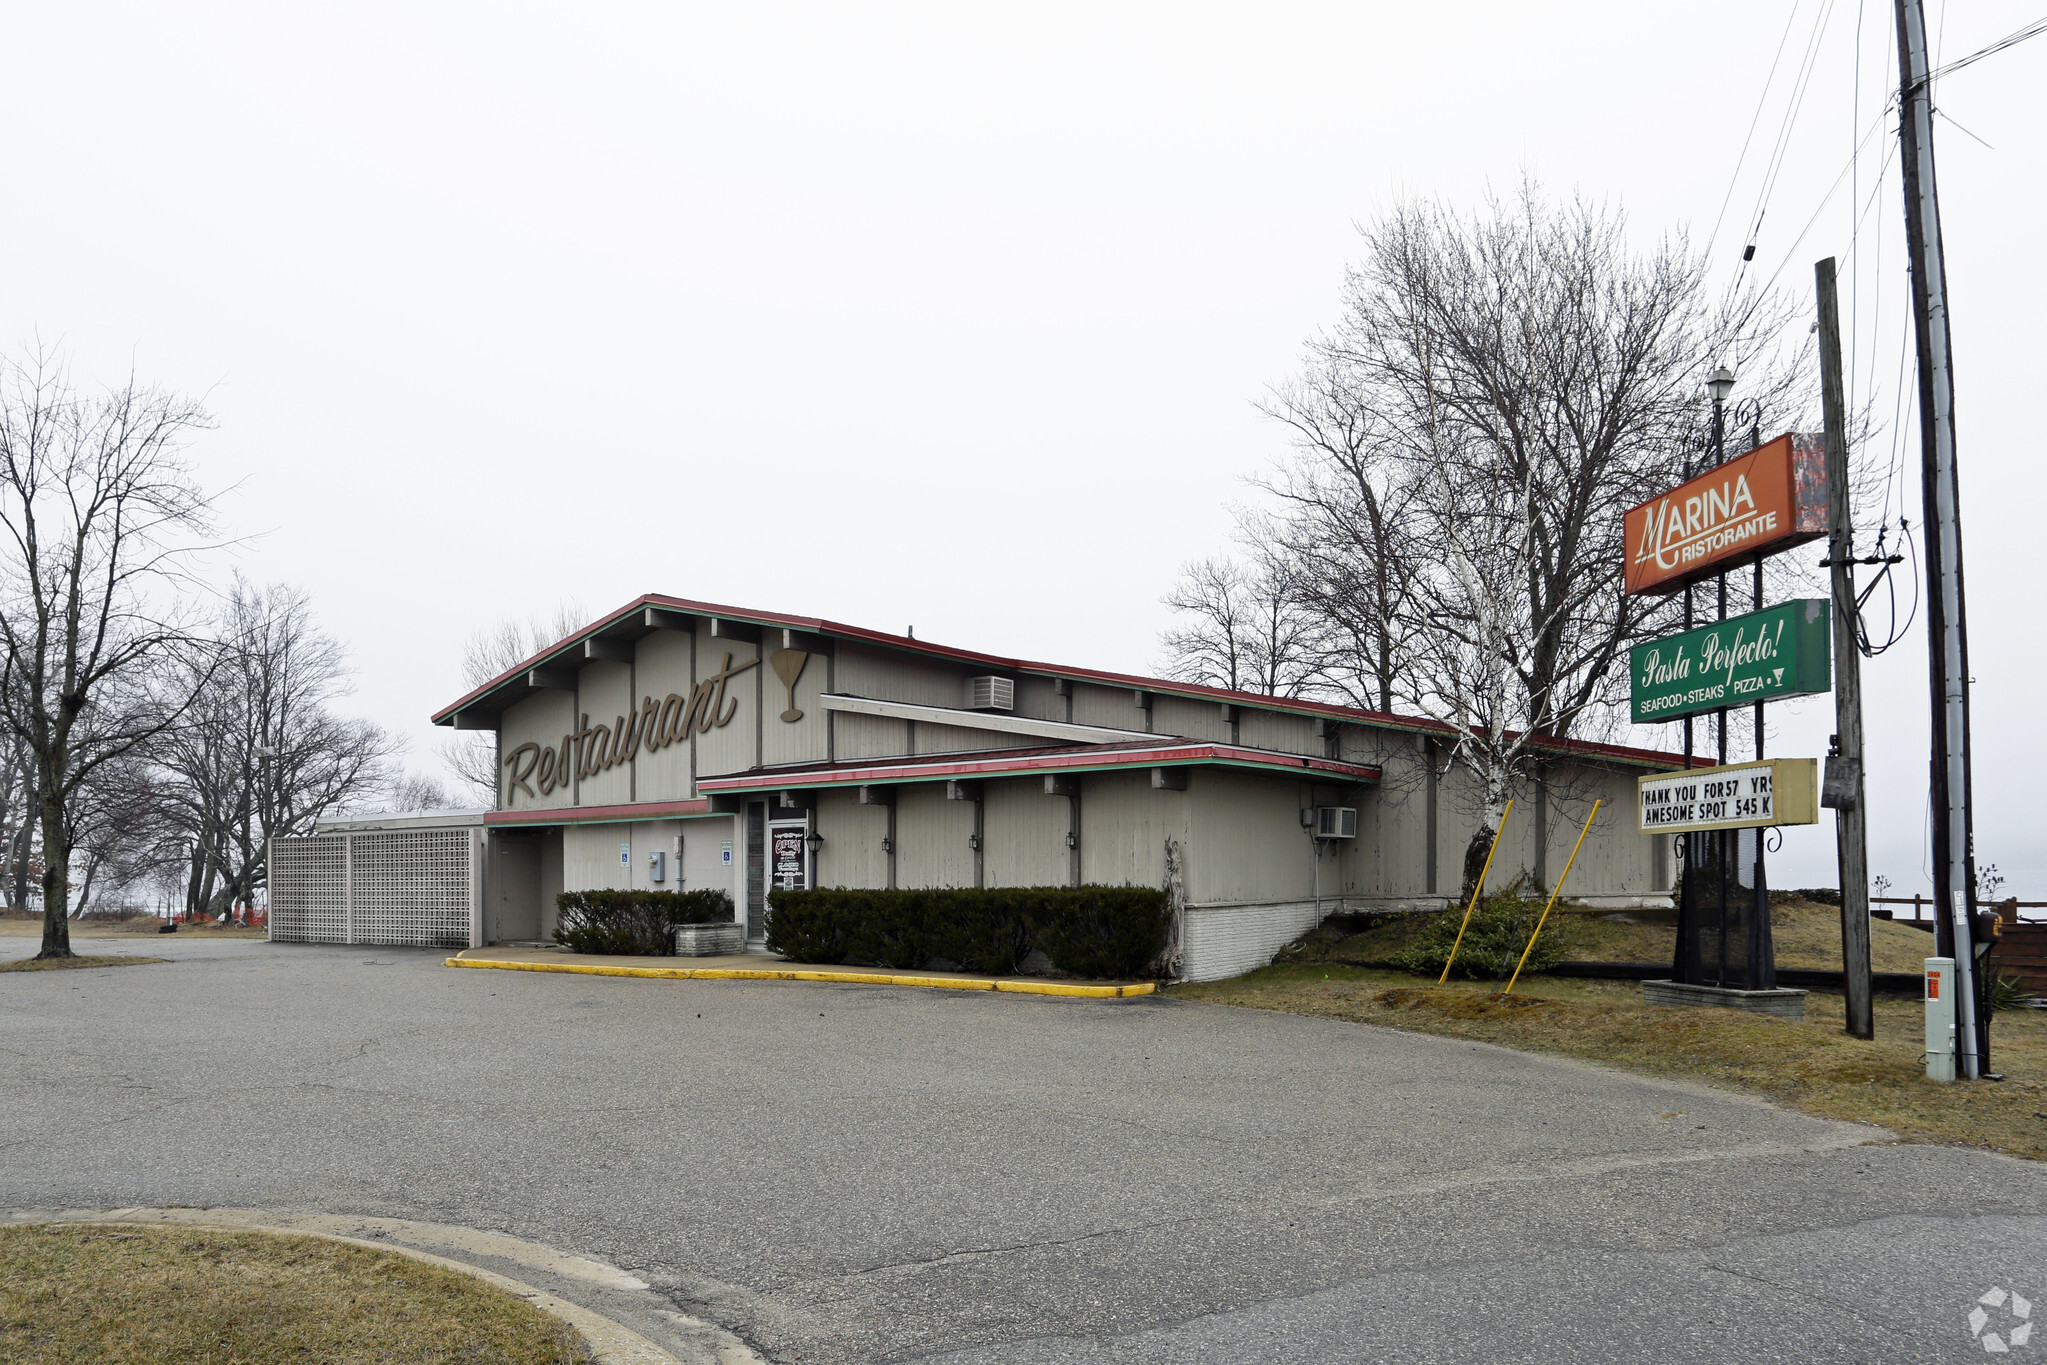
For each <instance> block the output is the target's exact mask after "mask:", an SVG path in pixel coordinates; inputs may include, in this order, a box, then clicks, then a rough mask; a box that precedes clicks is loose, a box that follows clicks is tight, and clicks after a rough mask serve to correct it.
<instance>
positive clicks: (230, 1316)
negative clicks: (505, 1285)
mask: <svg viewBox="0 0 2047 1365" xmlns="http://www.w3.org/2000/svg"><path fill="white" fill-rule="evenodd" d="M591 1359H592V1357H591V1355H590V1354H589V1351H588V1349H587V1347H586V1346H585V1343H584V1342H583V1339H582V1337H581V1336H580V1335H579V1334H578V1333H576V1332H575V1331H574V1330H572V1329H571V1328H570V1327H569V1326H568V1325H567V1324H566V1323H563V1322H562V1321H560V1320H559V1319H557V1318H554V1317H552V1316H550V1315H548V1314H546V1313H543V1312H541V1311H540V1310H539V1309H538V1308H535V1307H534V1306H533V1305H531V1304H529V1303H527V1302H525V1301H524V1300H523V1299H520V1298H518V1297H516V1296H514V1295H512V1294H508V1293H506V1292H505V1291H504V1290H501V1289H498V1288H497V1287H495V1286H493V1285H488V1284H485V1283H483V1282H482V1281H480V1280H476V1279H473V1278H471V1277H470V1276H468V1275H464V1274H462V1273H460V1272H459V1271H454V1270H447V1269H444V1268H443V1267H441V1266H436V1265H427V1264H424V1263H422V1262H419V1261H415V1260H411V1259H409V1258H407V1257H404V1256H398V1255H394V1254H392V1253H390V1252H383V1251H371V1250H368V1249H367V1248H363V1247H354V1246H347V1245H344V1244H342V1243H337V1242H328V1241H323V1240H321V1239H319V1238H314V1237H286V1236H272V1235H270V1234H268V1233H261V1232H214V1231H209V1230H205V1229H180V1228H169V1227H130V1226H120V1225H106V1224H99V1225H81V1224H56V1225H51V1224H37V1225H27V1226H17V1227H0V1360H6V1361H8V1362H10V1365H257V1363H258V1362H265V1363H266V1365H267V1362H273V1361H285V1360H290V1361H306V1362H319V1365H370V1362H377V1365H439V1363H440V1362H448V1365H454V1362H463V1365H469V1363H470V1362H477V1363H478V1365H481V1362H486V1361H487V1362H491V1365H500V1362H501V1363H502V1365H586V1363H587V1362H589V1361H590V1360H591Z"/></svg>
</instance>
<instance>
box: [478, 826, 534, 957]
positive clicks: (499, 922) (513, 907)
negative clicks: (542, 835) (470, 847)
mask: <svg viewBox="0 0 2047 1365" xmlns="http://www.w3.org/2000/svg"><path fill="white" fill-rule="evenodd" d="M490 842H491V853H490V872H489V882H488V885H487V887H486V888H485V894H486V895H487V897H488V901H487V904H488V905H489V907H490V914H489V916H488V920H489V922H488V923H486V924H485V925H484V928H483V937H484V941H485V942H486V943H508V942H516V941H520V940H531V939H537V938H539V937H540V843H539V841H538V840H536V839H534V838H533V837H532V836H531V835H520V834H514V835H505V834H494V835H492V837H491V841H490Z"/></svg>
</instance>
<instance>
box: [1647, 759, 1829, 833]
mask: <svg viewBox="0 0 2047 1365" xmlns="http://www.w3.org/2000/svg"><path fill="white" fill-rule="evenodd" d="M1818 776H1819V762H1818V760H1816V759H1810V758H1772V759H1766V760H1762V761H1759V762H1755V763H1730V764H1728V765H1727V766H1726V767H1724V768H1693V769H1692V770H1691V771H1689V772H1677V773H1657V774H1655V775H1654V776H1651V777H1644V778H1638V779H1637V780H1636V782H1635V792H1636V797H1637V801H1636V808H1637V814H1638V817H1639V821H1640V823H1639V825H1638V828H1640V830H1641V831H1642V833H1644V834H1692V833H1696V832H1698V831H1700V830H1708V829H1758V828H1761V827H1762V826H1765V825H1816V824H1818V823H1819V819H1820V807H1819V801H1818V799H1817V797H1816V795H1815V788H1816V787H1817V786H1818Z"/></svg>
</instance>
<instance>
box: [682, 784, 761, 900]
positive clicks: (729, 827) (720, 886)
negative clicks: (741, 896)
mask: <svg viewBox="0 0 2047 1365" xmlns="http://www.w3.org/2000/svg"><path fill="white" fill-rule="evenodd" d="M676 747H677V748H681V747H682V746H681V745H677V746H676ZM738 824H739V822H738V821H737V820H735V819H734V818H733V817H731V816H729V815H716V816H703V817H699V818H696V819H691V820H678V821H676V829H677V830H678V832H680V833H681V835H682V864H681V869H680V872H679V873H677V874H672V875H676V876H677V877H678V878H679V879H678V880H676V881H673V882H671V883H669V884H670V885H671V886H673V887H674V888H675V889H676V890H678V891H724V892H726V893H728V894H733V898H734V900H735V902H736V901H737V899H738V897H737V895H736V894H735V893H733V881H734V878H735V876H736V875H737V874H739V873H741V872H743V871H744V870H745V869H744V866H743V862H744V855H743V854H742V853H741V851H740V847H739V831H738ZM728 839H729V840H731V841H732V866H731V867H726V866H725V865H724V864H723V863H722V862H721V861H720V860H719V858H720V850H721V846H722V845H723V844H724V842H725V841H726V840H728Z"/></svg>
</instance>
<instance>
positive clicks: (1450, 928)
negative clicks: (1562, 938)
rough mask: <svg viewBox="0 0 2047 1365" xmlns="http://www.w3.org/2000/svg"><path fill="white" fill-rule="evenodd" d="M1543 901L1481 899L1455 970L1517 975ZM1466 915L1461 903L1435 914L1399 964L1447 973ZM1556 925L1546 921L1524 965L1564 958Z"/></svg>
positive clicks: (1535, 967)
mask: <svg viewBox="0 0 2047 1365" xmlns="http://www.w3.org/2000/svg"><path fill="white" fill-rule="evenodd" d="M1542 904H1543V903H1542V902H1541V901H1525V900H1522V899H1521V898H1520V897H1519V896H1511V895H1505V894H1499V895H1492V896H1487V897H1486V898H1485V899H1484V900H1483V901H1480V902H1479V905H1478V909H1476V910H1474V911H1473V912H1472V915H1471V923H1470V924H1469V925H1468V926H1466V927H1465V930H1464V942H1463V943H1462V944H1461V945H1458V947H1457V964H1456V965H1455V966H1454V967H1452V968H1451V969H1450V970H1451V973H1452V975H1455V976H1461V977H1465V978H1468V979H1470V980H1475V981H1491V980H1495V979H1502V978H1505V977H1507V976H1510V975H1512V974H1513V971H1514V964H1515V963H1516V962H1518V961H1520V960H1521V950H1522V949H1524V948H1526V947H1527V946H1528V936H1529V935H1530V934H1531V933H1533V932H1534V931H1535V925H1536V921H1537V920H1539V919H1540V918H1541V917H1542ZM1551 918H1552V919H1554V918H1555V916H1551ZM1463 921H1464V910H1463V909H1462V907H1457V906H1453V907H1452V908H1450V909H1448V910H1442V911H1438V912H1437V913H1436V914H1433V915H1431V916H1429V918H1428V922H1427V923H1426V924H1424V925H1423V926H1422V929H1421V932H1420V933H1418V934H1416V935H1415V937H1414V939H1413V941H1412V942H1410V943H1409V944H1408V946H1407V947H1406V949H1404V950H1403V951H1402V952H1401V953H1400V954H1398V955H1397V956H1396V957H1395V958H1394V959H1393V965H1394V966H1396V967H1399V968H1400V969H1401V970H1402V971H1408V972H1414V973H1416V974H1418V975H1421V976H1440V975H1442V972H1443V963H1444V962H1445V961H1447V960H1448V959H1449V956H1450V948H1451V945H1453V944H1456V943H1457V928H1458V925H1460V924H1462V923H1463ZM1554 929H1555V925H1554V924H1551V925H1546V926H1544V928H1543V931H1542V937H1541V938H1539V939H1537V940H1536V942H1535V948H1534V950H1533V951H1531V952H1530V953H1529V954H1528V965H1527V966H1525V967H1523V968H1522V969H1521V970H1522V971H1524V972H1540V971H1545V970H1547V969H1548V968H1550V967H1554V966H1555V965H1556V964H1557V962H1558V960H1559V959H1560V958H1562V956H1563V948H1562V947H1561V946H1560V945H1559V944H1558V942H1557V939H1556V935H1555V933H1554V932H1553V930H1554Z"/></svg>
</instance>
